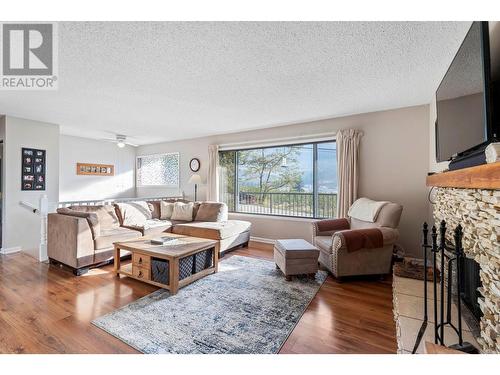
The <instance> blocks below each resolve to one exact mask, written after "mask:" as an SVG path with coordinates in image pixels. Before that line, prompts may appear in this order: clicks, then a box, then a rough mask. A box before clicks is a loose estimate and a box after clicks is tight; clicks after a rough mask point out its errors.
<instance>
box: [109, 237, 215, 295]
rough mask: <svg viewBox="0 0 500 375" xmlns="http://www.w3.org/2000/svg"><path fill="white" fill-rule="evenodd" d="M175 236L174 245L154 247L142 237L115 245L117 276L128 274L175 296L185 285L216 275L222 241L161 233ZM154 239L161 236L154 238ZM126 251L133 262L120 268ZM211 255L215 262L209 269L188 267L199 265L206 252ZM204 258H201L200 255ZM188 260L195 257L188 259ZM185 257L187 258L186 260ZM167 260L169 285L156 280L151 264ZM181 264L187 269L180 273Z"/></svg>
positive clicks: (148, 239)
mask: <svg viewBox="0 0 500 375" xmlns="http://www.w3.org/2000/svg"><path fill="white" fill-rule="evenodd" d="M166 236H168V237H174V238H176V239H177V242H176V243H175V244H168V245H153V244H151V238H148V237H142V238H139V239H135V240H130V241H123V242H116V243H115V244H114V246H115V254H114V264H115V272H116V275H117V276H119V275H125V276H128V277H132V278H134V279H136V280H140V281H143V282H145V283H148V284H152V285H155V286H158V287H160V288H164V289H168V290H169V291H170V293H171V294H176V293H177V291H178V290H179V288H182V287H183V286H186V285H188V284H190V283H192V282H193V281H196V280H198V279H200V278H202V277H204V276H207V275H209V274H211V273H215V272H217V269H218V262H219V246H220V244H219V241H216V240H208V239H206V238H197V237H189V236H182V235H178V234H173V233H162V234H161V237H166ZM155 237H160V235H159V236H155ZM122 250H126V251H128V252H130V253H131V254H132V263H129V264H126V265H121V262H120V255H121V251H122ZM210 250H211V252H212V255H211V256H212V262H211V264H210V266H209V267H208V268H204V269H202V270H199V271H197V270H196V267H195V266H194V265H193V267H192V270H189V266H187V269H186V264H190V263H193V264H195V263H196V254H201V253H203V255H204V256H207V253H206V252H205V251H210ZM200 256H201V255H200ZM188 257H193V258H192V259H191V258H188ZM184 258H186V259H184ZM161 260H164V261H167V262H168V264H167V267H168V270H167V272H168V283H162V282H158V281H155V280H153V273H152V269H151V267H152V264H153V263H155V264H158V261H160V262H161ZM179 263H182V264H183V266H184V268H183V269H182V272H179Z"/></svg>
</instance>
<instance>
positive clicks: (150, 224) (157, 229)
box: [143, 219, 172, 236]
mask: <svg viewBox="0 0 500 375" xmlns="http://www.w3.org/2000/svg"><path fill="white" fill-rule="evenodd" d="M171 227H172V222H171V221H169V220H158V219H151V220H146V225H144V227H143V233H144V235H145V236H151V235H155V234H160V233H163V232H166V231H169V230H170V228H171Z"/></svg>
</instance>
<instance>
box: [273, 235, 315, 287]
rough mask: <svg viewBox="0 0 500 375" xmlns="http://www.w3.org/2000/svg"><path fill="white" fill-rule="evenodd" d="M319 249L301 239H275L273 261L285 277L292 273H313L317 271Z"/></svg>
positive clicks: (287, 277) (288, 278)
mask: <svg viewBox="0 0 500 375" xmlns="http://www.w3.org/2000/svg"><path fill="white" fill-rule="evenodd" d="M318 257H319V250H318V249H317V248H316V247H314V246H313V245H311V244H310V243H309V242H307V241H305V240H302V239H293V240H276V243H275V245H274V262H275V263H276V267H277V268H279V269H280V270H281V271H282V272H283V274H284V275H285V278H286V279H287V280H290V277H291V276H292V275H304V274H307V275H311V276H312V275H314V274H315V273H316V272H317V271H318Z"/></svg>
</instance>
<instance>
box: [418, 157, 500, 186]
mask: <svg viewBox="0 0 500 375" xmlns="http://www.w3.org/2000/svg"><path fill="white" fill-rule="evenodd" d="M427 186H437V187H454V188H463V189H491V190H500V162H496V163H492V164H483V165H478V166H477V167H471V168H464V169H459V170H456V171H449V172H442V173H436V174H433V175H430V176H427Z"/></svg>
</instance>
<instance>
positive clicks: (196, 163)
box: [189, 158, 200, 172]
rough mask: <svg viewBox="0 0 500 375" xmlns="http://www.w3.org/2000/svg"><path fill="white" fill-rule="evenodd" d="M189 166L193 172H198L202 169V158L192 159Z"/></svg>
mask: <svg viewBox="0 0 500 375" xmlns="http://www.w3.org/2000/svg"><path fill="white" fill-rule="evenodd" d="M189 168H191V170H192V171H193V172H198V171H199V170H200V159H198V158H193V159H191V161H190V162H189Z"/></svg>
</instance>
